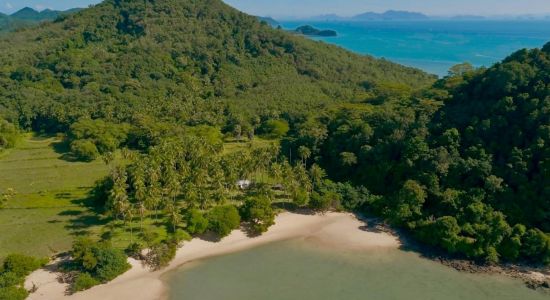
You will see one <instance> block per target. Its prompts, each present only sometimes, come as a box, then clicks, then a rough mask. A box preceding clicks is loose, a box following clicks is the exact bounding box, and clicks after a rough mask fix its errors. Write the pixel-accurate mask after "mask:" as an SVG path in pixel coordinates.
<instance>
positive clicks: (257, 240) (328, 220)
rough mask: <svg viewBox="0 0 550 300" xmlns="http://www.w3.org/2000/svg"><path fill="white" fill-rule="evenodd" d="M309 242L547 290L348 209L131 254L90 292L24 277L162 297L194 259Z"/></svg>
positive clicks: (41, 295) (529, 276) (147, 299)
mask: <svg viewBox="0 0 550 300" xmlns="http://www.w3.org/2000/svg"><path fill="white" fill-rule="evenodd" d="M293 239H304V240H310V241H313V242H315V243H317V244H318V245H320V246H321V247H323V248H327V249H331V248H332V249H334V248H337V249H345V250H352V251H354V250H355V251H365V250H369V251H374V250H377V249H378V250H379V249H383V250H387V249H392V250H403V251H411V250H412V251H414V252H415V253H418V255H420V256H421V257H423V258H424V259H428V260H431V261H434V262H436V263H439V264H442V265H444V266H447V267H450V268H453V269H455V270H457V271H459V272H467V273H477V274H493V275H503V276H507V277H511V278H515V279H518V280H522V281H523V282H524V283H525V285H526V286H527V287H528V288H531V289H542V290H544V291H550V289H549V288H548V287H549V285H550V270H547V269H538V268H532V267H526V266H518V265H511V264H508V265H496V266H485V265H479V264H476V263H475V262H471V261H467V260H463V259H459V258H453V257H450V256H446V255H443V254H441V253H440V252H438V251H434V249H431V248H426V247H424V246H422V245H419V244H418V243H416V242H414V241H411V240H410V239H409V238H408V237H407V235H406V234H402V233H400V232H399V231H395V230H392V229H391V228H388V227H386V226H384V225H383V224H380V223H378V222H377V221H376V220H373V219H365V218H362V217H360V216H356V215H354V214H351V213H337V212H330V213H326V214H313V215H308V214H298V213H293V212H283V213H281V214H279V215H278V216H277V217H276V220H275V225H273V226H272V227H271V228H270V229H269V230H268V231H267V232H266V233H264V234H263V235H261V236H254V237H251V236H249V235H247V234H246V232H245V230H243V229H240V230H235V231H233V232H232V233H231V234H230V235H229V236H227V237H226V238H224V239H222V240H221V241H210V240H207V239H200V238H195V239H193V240H191V241H189V242H185V243H184V245H183V247H181V248H179V249H178V251H177V253H176V256H175V258H174V260H173V261H172V262H171V263H170V264H169V265H168V266H167V267H166V268H164V269H162V270H159V271H151V270H150V269H149V268H147V267H146V266H144V265H143V264H142V262H141V261H138V260H135V259H132V258H129V259H128V261H129V263H130V264H131V266H132V268H131V269H130V270H129V271H127V272H126V273H124V274H123V275H121V276H119V277H118V278H116V279H114V280H113V281H111V282H109V283H106V284H102V285H98V286H95V287H93V288H91V289H89V290H86V291H83V292H79V293H76V294H73V295H67V294H66V291H67V288H68V285H67V284H64V283H60V282H59V281H58V277H59V276H60V275H61V273H59V272H56V263H57V262H58V261H57V262H56V261H54V262H52V263H51V264H50V265H48V266H46V267H45V268H44V269H40V270H38V271H35V272H34V273H32V274H31V275H30V276H28V277H27V279H26V281H25V288H27V289H28V290H30V289H32V288H33V287H36V288H37V290H36V292H34V293H31V294H30V296H29V297H28V298H27V299H29V300H51V299H69V300H72V299H76V300H96V299H102V300H111V299H112V300H118V299H133V300H165V299H168V296H169V287H168V284H167V281H168V278H169V275H170V273H172V272H174V271H177V270H178V269H180V268H182V267H184V266H185V265H188V264H190V263H194V262H200V261H203V260H206V259H208V258H211V257H216V256H220V255H225V254H230V253H235V252H239V251H243V250H247V249H251V248H255V247H258V246H262V245H266V244H270V243H274V242H280V241H285V240H293Z"/></svg>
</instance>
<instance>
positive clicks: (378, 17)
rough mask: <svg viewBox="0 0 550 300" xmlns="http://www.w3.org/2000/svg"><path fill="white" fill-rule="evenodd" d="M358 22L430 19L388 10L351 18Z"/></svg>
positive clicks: (406, 12)
mask: <svg viewBox="0 0 550 300" xmlns="http://www.w3.org/2000/svg"><path fill="white" fill-rule="evenodd" d="M352 19H353V20H358V21H394V20H428V19H430V17H428V16H426V15H424V14H421V13H417V12H409V11H398V10H388V11H387V12H384V13H381V14H380V13H375V12H366V13H363V14H360V15H356V16H354V17H352Z"/></svg>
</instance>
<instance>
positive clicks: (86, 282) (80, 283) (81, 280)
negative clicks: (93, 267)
mask: <svg viewBox="0 0 550 300" xmlns="http://www.w3.org/2000/svg"><path fill="white" fill-rule="evenodd" d="M98 284H100V282H99V281H98V280H97V279H95V278H94V277H93V276H92V275H90V274H89V273H80V274H79V275H78V276H77V277H76V278H75V280H74V282H73V284H72V285H71V291H72V292H73V293H76V292H80V291H84V290H87V289H89V288H91V287H93V286H96V285H98Z"/></svg>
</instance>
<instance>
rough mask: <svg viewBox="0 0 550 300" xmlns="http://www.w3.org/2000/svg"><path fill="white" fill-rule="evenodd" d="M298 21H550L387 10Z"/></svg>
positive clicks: (522, 17)
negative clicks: (431, 14)
mask: <svg viewBox="0 0 550 300" xmlns="http://www.w3.org/2000/svg"><path fill="white" fill-rule="evenodd" d="M296 19H298V20H300V19H301V20H304V19H305V20H312V21H348V22H349V21H361V22H365V21H367V22H368V21H426V20H461V21H466V20H469V21H476V20H550V16H547V15H515V16H513V15H495V16H478V15H454V16H429V15H426V14H423V13H419V12H411V11H399V10H388V11H386V12H383V13H376V12H365V13H362V14H358V15H355V16H351V17H343V16H339V15H336V14H325V15H319V16H313V17H307V18H296Z"/></svg>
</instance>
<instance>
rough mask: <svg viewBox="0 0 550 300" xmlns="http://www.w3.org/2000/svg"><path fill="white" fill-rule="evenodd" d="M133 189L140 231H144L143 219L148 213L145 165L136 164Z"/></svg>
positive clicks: (133, 174)
mask: <svg viewBox="0 0 550 300" xmlns="http://www.w3.org/2000/svg"><path fill="white" fill-rule="evenodd" d="M132 187H133V189H134V199H135V200H136V202H137V209H138V212H139V217H140V225H139V226H140V229H141V230H142V231H143V218H144V216H145V213H146V212H147V205H146V202H147V187H146V186H145V170H144V166H143V163H141V162H139V161H138V162H136V164H135V168H134V170H133V172H132Z"/></svg>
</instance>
